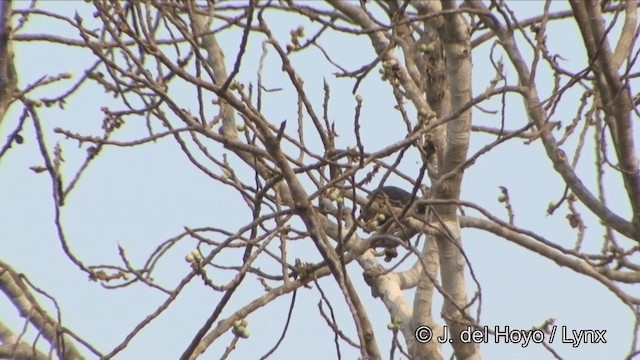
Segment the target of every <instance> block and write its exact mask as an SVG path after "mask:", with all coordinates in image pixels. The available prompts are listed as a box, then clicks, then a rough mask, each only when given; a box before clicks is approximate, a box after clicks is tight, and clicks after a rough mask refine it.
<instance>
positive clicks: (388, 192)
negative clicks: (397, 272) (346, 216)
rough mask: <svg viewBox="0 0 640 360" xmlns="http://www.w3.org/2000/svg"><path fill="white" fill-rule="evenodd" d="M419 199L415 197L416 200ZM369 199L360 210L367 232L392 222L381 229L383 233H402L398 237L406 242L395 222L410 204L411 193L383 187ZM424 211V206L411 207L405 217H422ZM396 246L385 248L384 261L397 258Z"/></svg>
mask: <svg viewBox="0 0 640 360" xmlns="http://www.w3.org/2000/svg"><path fill="white" fill-rule="evenodd" d="M420 198H421V197H416V200H418V199H420ZM369 199H372V201H371V203H370V204H369V206H364V207H363V208H362V210H361V217H362V220H363V221H364V222H365V224H366V226H365V228H366V229H367V230H368V231H371V230H376V229H378V228H380V227H382V226H383V225H385V224H387V223H388V222H389V220H392V221H393V223H391V224H389V225H388V226H386V227H385V228H383V230H384V232H383V233H385V234H394V233H397V232H399V231H402V232H401V233H400V234H399V236H400V237H401V238H403V239H404V240H405V241H406V240H408V238H407V236H406V234H405V232H404V231H403V230H404V229H403V226H402V224H401V223H399V222H398V221H396V220H400V215H401V214H402V210H403V209H404V207H405V206H407V204H409V203H410V202H411V200H412V197H411V193H409V192H407V191H405V190H402V189H400V188H398V187H395V186H383V187H381V188H379V189H376V190H375V191H374V192H373V193H371V195H369ZM425 211H426V205H418V206H413V210H412V211H410V212H407V213H406V214H405V216H411V215H424V213H425ZM396 246H397V245H396ZM396 246H393V247H387V248H386V250H385V255H386V257H385V260H386V261H391V259H393V258H395V257H396V256H398V252H397V251H396Z"/></svg>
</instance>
